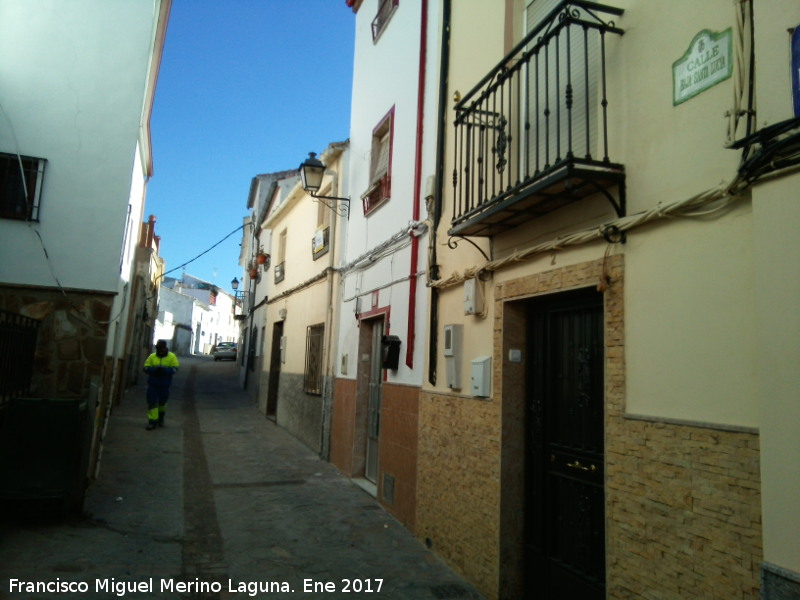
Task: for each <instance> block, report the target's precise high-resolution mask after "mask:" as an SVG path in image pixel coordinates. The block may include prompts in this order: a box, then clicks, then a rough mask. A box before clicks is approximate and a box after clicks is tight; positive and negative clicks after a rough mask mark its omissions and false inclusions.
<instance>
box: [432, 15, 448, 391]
mask: <svg viewBox="0 0 800 600" xmlns="http://www.w3.org/2000/svg"><path fill="white" fill-rule="evenodd" d="M450 11H451V0H442V56H441V62H440V64H439V114H438V117H437V119H436V122H437V124H438V127H437V136H436V189H435V191H434V197H433V224H432V225H431V233H430V236H431V242H430V247H431V252H430V255H431V259H430V264H429V265H428V269H429V273H430V275H429V279H430V280H431V281H435V280H437V279H439V265H438V264H436V232H437V230H438V228H439V221H440V220H441V218H442V193H443V191H444V141H445V127H444V124H445V119H446V118H447V83H448V75H449V71H448V70H449V68H450ZM438 349H439V289H438V288H435V287H433V288H431V303H430V315H429V325H428V382H429V383H430V384H431V385H436V363H437V360H436V359H437V356H436V353H437V352H438Z"/></svg>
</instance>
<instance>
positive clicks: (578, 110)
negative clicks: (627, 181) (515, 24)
mask: <svg viewBox="0 0 800 600" xmlns="http://www.w3.org/2000/svg"><path fill="white" fill-rule="evenodd" d="M560 2H561V0H533V1H531V2H530V3H529V4H528V6H527V9H526V11H525V16H526V31H528V32H530V31H531V30H532V29H534V28H535V27H536V26H538V25H539V24H540V23H541V22H542V20H543V19H544V18H545V17H546V16H547V15H548V14H549V13H550V11H552V10H553V9H554V8H555V7H556V6H558V4H559V3H560ZM557 22H558V19H557V18H556V20H555V21H554V24H556V23H557ZM569 30H570V31H569V43H567V31H566V29H564V30H562V31H561V33H560V34H559V36H558V38H557V39H553V40H551V41H550V43H549V46H548V49H547V52H545V51H544V49H542V50H541V51H540V55H539V58H538V65H539V66H538V74H537V72H536V70H535V69H534V65H535V64H536V63H537V60H536V59H534V60H532V61H531V70H530V76H529V81H528V95H529V98H530V99H531V100H530V104H529V106H530V111H531V113H530V115H531V116H530V120H531V128H532V129H533V128H535V127H536V122H537V118H538V122H539V127H540V131H543V130H544V127H545V119H546V115H545V114H544V113H545V111H546V110H549V111H550V118H549V123H550V131H549V136H548V137H549V140H548V141H547V142H545V134H544V133H540V136H539V138H540V140H541V141H540V145H539V148H538V157H537V149H536V148H534V147H531V148H528V149H527V152H528V164H529V166H530V167H531V171H530V172H534V171H535V170H537V168H538V169H542V168H544V167H545V166H548V165H552V164H553V163H554V162H555V161H556V160H557V159H564V158H566V156H567V152H568V151H569V150H570V147H569V130H568V127H567V124H566V123H567V103H566V97H567V93H566V86H567V56H569V57H570V80H571V82H572V103H573V104H572V153H573V155H574V156H575V157H576V158H586V157H587V155H591V156H592V157H596V156H597V155H598V133H597V132H598V118H599V109H600V106H599V96H598V94H599V91H598V76H599V66H600V34H599V33H598V32H597V30H595V29H591V28H590V29H589V30H588V35H587V37H586V38H584V30H583V27H580V26H577V25H572V26H571V27H569ZM568 47H569V52H568ZM587 71H588V74H589V81H588V88H587V85H586V74H587ZM556 72H558V73H559V77H558V80H557V78H556ZM537 83H538V103H537V97H536V96H537ZM587 107H588V113H587ZM559 110H560V111H561V112H560V119H561V127H560V128H559V130H558V131H556V128H555V123H556V121H557V119H558V117H557V116H556V115H557V111H559ZM587 134H588V136H589V146H588V147H587V140H586V138H587ZM532 139H533V140H535V139H536V136H535V135H534V136H532Z"/></svg>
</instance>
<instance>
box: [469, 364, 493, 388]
mask: <svg viewBox="0 0 800 600" xmlns="http://www.w3.org/2000/svg"><path fill="white" fill-rule="evenodd" d="M491 393H492V357H491V356H479V357H478V358H474V359H473V360H472V395H473V396H479V397H482V398H487V397H489V396H490V395H491Z"/></svg>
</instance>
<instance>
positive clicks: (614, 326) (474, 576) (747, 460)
mask: <svg viewBox="0 0 800 600" xmlns="http://www.w3.org/2000/svg"><path fill="white" fill-rule="evenodd" d="M598 284H600V285H601V289H603V291H604V306H605V308H604V310H605V352H606V361H605V369H606V372H605V377H606V384H605V396H606V397H605V403H606V415H605V430H606V449H605V451H606V470H605V473H606V540H607V542H606V544H607V582H606V587H607V598H609V599H631V600H632V599H634V598H635V599H637V600H639V599H672V598H709V599H719V600H728V599H730V598H741V599H745V598H747V599H749V598H757V597H758V587H759V583H758V576H759V567H760V562H761V559H762V550H761V519H760V505H761V499H760V475H759V440H758V435H757V434H756V433H755V432H752V431H745V430H731V428H728V429H721V428H714V427H712V426H709V425H707V424H706V425H703V424H693V423H682V422H665V421H663V420H662V421H657V420H653V419H649V420H647V419H643V418H638V417H637V418H634V417H631V416H629V415H626V414H625V335H624V331H625V319H624V316H625V315H624V296H625V280H624V260H623V257H622V256H621V255H610V256H607V257H606V258H604V259H600V260H596V261H591V262H586V263H581V264H577V265H571V266H566V267H564V268H556V269H552V270H549V271H546V272H542V273H537V274H532V275H530V276H526V277H520V278H517V279H514V280H510V281H506V282H501V283H498V284H497V285H496V286H495V289H494V300H495V327H494V329H495V332H494V340H495V341H494V357H493V374H492V376H493V381H495V382H501V384H500V385H499V386H498V385H496V386H495V390H494V394H493V396H492V397H491V398H489V399H486V400H480V399H476V398H468V397H463V396H456V395H452V394H446V393H433V392H430V391H424V390H423V392H422V394H421V396H420V411H419V423H420V430H419V464H418V474H417V481H418V487H417V532H416V533H417V537H419V538H420V539H421V540H423V541H425V542H427V543H428V544H429V545H431V547H432V548H433V550H434V551H435V552H436V553H438V554H439V555H440V556H442V558H444V559H445V560H446V561H447V562H448V563H449V564H451V565H452V566H453V567H455V568H456V569H458V570H459V571H460V572H461V573H462V574H463V575H465V576H466V577H467V578H468V579H469V580H470V581H471V582H472V583H473V584H475V585H476V586H477V587H478V588H479V589H480V590H481V591H482V592H483V593H484V594H485V595H486V596H487V598H492V599H495V598H499V597H501V596H505V595H506V594H508V593H509V592H508V590H514V589H518V588H515V587H514V586H515V585H519V583H518V582H519V581H522V580H523V579H524V573H521V572H522V571H524V564H523V563H522V561H519V563H518V564H516V565H512V566H511V567H509V566H508V563H509V562H510V559H509V557H511V556H515V555H518V554H519V552H520V551H521V548H520V541H521V540H520V536H519V535H517V536H516V537H515V536H514V535H513V534H512V535H509V532H512V533H513V531H514V530H515V528H517V529H518V528H520V527H522V523H523V519H524V515H523V514H519V512H518V511H519V510H523V509H524V506H523V505H522V503H521V502H520V501H519V498H520V497H522V493H521V491H520V488H521V487H523V486H524V480H523V477H521V476H520V473H518V472H516V471H519V469H520V468H522V469H524V467H520V466H514V464H515V463H516V462H518V463H520V464H522V463H523V460H524V458H523V457H522V456H521V453H520V448H519V445H520V444H519V442H520V440H519V437H520V436H519V435H517V433H516V431H517V430H518V428H516V427H515V425H514V423H513V421H514V420H515V419H516V420H517V421H519V420H523V419H524V414H517V413H519V412H520V411H521V410H524V409H522V408H519V409H518V408H517V407H522V406H524V402H521V401H520V399H519V397H518V396H519V392H518V391H517V389H518V388H519V387H520V382H519V381H518V380H516V381H515V380H514V377H506V376H505V373H504V360H503V357H504V353H505V349H506V348H505V345H504V344H506V345H507V343H508V342H509V341H510V340H512V338H513V337H514V335H513V331H510V329H511V328H513V329H515V330H519V328H520V326H521V325H524V324H521V323H520V322H519V318H520V317H519V315H520V313H519V311H517V312H516V313H515V311H505V310H504V308H505V307H506V305H508V306H509V307H510V306H513V305H514V303H518V302H524V301H525V300H526V299H527V298H532V297H535V296H539V295H543V294H552V293H557V292H560V291H566V290H571V289H577V288H581V287H583V288H586V287H597V286H598ZM507 303H511V304H507ZM506 313H508V317H507V319H508V323H504V315H505V314H506ZM506 328H509V330H508V331H507V330H506ZM517 337H518V336H517ZM506 368H507V369H510V367H506ZM512 386H514V387H512ZM499 388H501V389H499ZM515 392H516V393H515ZM504 402H505V403H506V404H509V406H510V407H511V410H509V406H506V407H504V406H503V403H504ZM518 458H519V459H522V460H517V459H518ZM501 482H502V484H501ZM520 482H523V483H520ZM501 507H502V511H501ZM509 507H517V511H514V510H509ZM501 512H502V515H501ZM512 513H514V514H512ZM514 571H517V572H516V573H515V572H514ZM515 579H516V580H517V583H513V581H514V580H515ZM508 581H512V583H510V584H509V583H508ZM509 597H511V596H509Z"/></svg>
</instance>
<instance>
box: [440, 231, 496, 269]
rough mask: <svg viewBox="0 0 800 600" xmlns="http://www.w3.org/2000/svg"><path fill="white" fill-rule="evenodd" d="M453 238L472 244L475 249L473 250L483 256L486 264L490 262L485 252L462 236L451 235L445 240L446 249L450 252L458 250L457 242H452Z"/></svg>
mask: <svg viewBox="0 0 800 600" xmlns="http://www.w3.org/2000/svg"><path fill="white" fill-rule="evenodd" d="M455 238H458V239H460V240H463V241H465V242H469V243H470V244H472V245H473V246H474V247H475V249H476V250H477V251H478V252H480V253H481V254H482V255H483V258H485V259H486V262H489V261H490V260H491V259H490V258H489V257H488V256H487V255H486V252H484V251H483V249H482V248H481V247H480V246H478V244H476V243H475V242H473V241H472V240H471V239H469V238H467V237H464V236H463V235H451V236H450V238H449V239H448V240H447V247H448V248H450V249H451V250H455V249H456V248H458V242H456V241H454V239H455Z"/></svg>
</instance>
